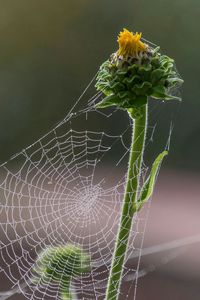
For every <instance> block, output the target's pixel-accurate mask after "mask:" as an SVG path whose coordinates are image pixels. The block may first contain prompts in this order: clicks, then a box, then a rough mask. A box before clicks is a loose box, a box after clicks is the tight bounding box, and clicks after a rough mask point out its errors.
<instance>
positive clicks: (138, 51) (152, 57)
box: [96, 29, 183, 109]
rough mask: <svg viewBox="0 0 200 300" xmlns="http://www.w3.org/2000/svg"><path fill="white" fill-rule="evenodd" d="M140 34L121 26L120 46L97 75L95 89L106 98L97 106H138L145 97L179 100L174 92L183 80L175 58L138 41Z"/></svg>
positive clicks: (145, 99) (143, 103) (126, 107)
mask: <svg viewBox="0 0 200 300" xmlns="http://www.w3.org/2000/svg"><path fill="white" fill-rule="evenodd" d="M141 35H142V34H141V33H138V32H136V33H135V34H134V33H132V32H130V31H128V30H127V29H124V30H123V31H122V32H120V34H119V36H118V43H119V49H118V51H117V52H115V53H113V54H112V55H111V56H110V58H109V59H108V60H107V61H105V62H104V63H103V64H102V65H101V67H100V70H99V73H98V75H97V83H96V88H97V90H99V91H101V92H102V93H103V94H104V95H105V97H104V99H103V100H102V101H101V102H100V103H98V104H97V107H98V108H104V107H109V106H113V105H116V106H118V107H119V108H122V109H130V108H132V109H134V108H135V109H138V108H140V107H141V106H143V105H145V104H146V103H147V98H148V97H151V98H154V99H162V100H173V99H180V98H178V97H175V96H174V95H173V92H174V90H175V89H176V88H177V87H178V86H180V85H181V84H182V82H183V80H181V79H180V77H179V76H178V74H177V72H176V71H175V66H174V60H173V59H171V58H170V57H168V56H166V55H161V54H160V53H159V47H157V48H155V49H154V48H152V47H151V46H150V45H148V44H146V43H143V42H142V41H141Z"/></svg>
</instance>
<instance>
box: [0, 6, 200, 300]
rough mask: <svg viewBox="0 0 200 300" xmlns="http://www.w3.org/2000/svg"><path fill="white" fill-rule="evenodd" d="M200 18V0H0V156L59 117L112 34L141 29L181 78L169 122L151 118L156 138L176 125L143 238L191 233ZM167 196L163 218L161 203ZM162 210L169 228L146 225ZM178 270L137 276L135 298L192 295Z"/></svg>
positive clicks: (106, 51)
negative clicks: (173, 63)
mask: <svg viewBox="0 0 200 300" xmlns="http://www.w3.org/2000/svg"><path fill="white" fill-rule="evenodd" d="M199 16H200V2H199V0H167V1H166V0H152V1H145V0H140V1H139V0H125V1H119V0H101V1H91V0H84V1H82V0H75V1H69V0H57V1H55V0H42V1H38V0H29V1H27V0H17V1H15V0H0V41H1V46H0V99H1V100H0V139H1V150H0V161H1V162H2V163H3V162H4V161H5V160H7V159H9V157H10V156H11V155H12V154H14V153H16V152H18V151H20V150H21V149H22V148H24V147H25V146H27V145H29V144H31V143H32V142H33V141H34V140H35V139H37V138H39V137H40V136H42V135H43V134H45V133H46V132H48V130H49V129H50V128H52V127H53V126H54V124H55V123H57V122H58V121H59V120H61V119H62V118H63V117H64V116H65V115H66V114H67V112H68V111H69V109H70V108H71V106H72V105H73V103H74V101H75V100H76V99H77V98H78V97H79V95H80V94H81V93H82V91H83V90H84V88H85V87H86V85H87V84H88V82H89V81H90V80H91V78H92V77H93V76H94V74H95V73H96V72H97V70H98V68H99V65H100V64H101V63H102V62H103V61H104V60H105V59H107V57H108V56H109V55H110V53H112V52H113V51H115V49H116V48H117V43H116V36H117V34H118V32H119V31H120V30H121V29H122V28H123V27H127V28H128V29H130V30H132V31H141V32H143V37H144V38H146V39H147V40H150V41H152V42H153V43H155V44H159V45H160V46H161V49H162V52H163V53H166V54H168V55H169V56H171V57H173V58H174V59H175V61H176V65H177V69H178V71H179V73H180V74H181V77H182V78H183V79H184V81H185V83H184V85H183V88H182V91H181V93H182V99H183V101H182V103H177V104H175V106H172V107H171V108H169V105H168V107H167V110H168V111H169V113H168V116H169V118H168V119H167V118H166V115H165V112H164V111H162V115H161V116H160V117H159V120H160V121H159V122H160V131H159V132H158V134H157V138H158V139H159V138H160V139H161V136H162V128H164V127H165V126H166V122H167V123H168V124H170V122H172V123H173V125H174V130H173V134H172V142H171V153H170V156H169V157H168V159H167V164H166V165H165V168H167V169H168V170H167V171H164V172H163V174H164V175H163V177H162V176H161V181H160V184H159V183H158V189H159V187H160V188H162V189H161V190H159V191H160V194H159V198H158V200H157V202H155V207H153V208H152V214H153V216H154V214H155V216H154V218H153V217H151V216H150V225H149V229H148V232H149V236H150V237H151V238H149V239H148V238H147V240H148V241H149V242H148V243H149V244H151V242H152V241H153V242H155V243H160V242H164V241H166V239H168V240H171V239H173V238H174V239H176V238H180V237H184V236H186V235H188V236H190V235H192V234H198V232H199V228H200V223H199V222H198V219H199V216H198V214H195V216H194V214H193V213H196V212H197V211H199V208H200V206H199V205H198V200H199V188H198V187H199V179H200V176H199V173H198V172H199V169H200V159H199V149H200V147H199V146H200V138H199V135H200V122H199V112H200V88H199V74H198V72H199V70H198V67H199V51H200V40H199V38H198V37H199V34H200V27H199ZM172 105H174V104H172ZM172 108H173V109H172ZM167 126H168V125H167ZM167 128H168V130H169V126H168V127H167ZM97 130H101V128H97ZM166 140H167V137H166V136H165V141H166ZM155 145H156V143H155ZM155 147H156V146H155ZM155 150H157V149H155ZM162 191H163V193H164V194H162ZM180 191H181V192H180ZM179 192H180V193H179ZM163 195H164V196H163ZM184 196H185V198H184ZM162 197H163V198H162ZM173 197H175V198H176V199H174V202H173V203H172V198H173ZM160 198H161V199H162V200H161V201H160V200H159V199H160ZM183 198H184V199H183ZM169 199H171V202H170V204H169V203H168V204H169V210H167V211H168V215H166V214H165V210H164V211H163V209H166V207H165V206H162V204H164V203H167V201H169ZM183 200H184V201H183ZM159 201H160V202H159ZM164 201H165V202H164ZM188 202H189V203H190V206H188V205H189V204H188ZM156 203H157V204H156ZM158 203H159V204H158ZM174 203H176V205H175V206H174ZM182 203H185V206H184V204H182ZM166 205H167V204H166ZM180 205H182V206H180ZM191 206H192V208H191ZM174 207H176V212H179V214H180V207H181V211H184V212H183V213H182V214H180V215H178V214H175V210H174ZM184 207H185V210H184ZM189 209H192V210H191V212H190V213H191V214H190V215H188V214H189V213H188V211H189ZM160 212H161V215H162V214H163V217H162V218H161V219H159V218H158V219H157V222H158V220H160V222H161V223H162V224H165V225H163V226H166V228H167V229H166V228H165V229H166V231H164V232H165V233H164V234H163V235H162V232H163V228H162V226H161V225H160V223H159V226H158V223H153V220H154V222H155V220H156V216H158V214H160ZM173 213H174V214H173ZM170 218H172V219H171V220H174V221H173V222H172V224H173V226H174V227H173V228H172V225H171V227H170V224H169V223H170V222H169V220H170ZM173 218H174V219H173ZM171 220H170V221H171ZM191 220H192V221H191ZM194 220H195V221H194ZM191 222H192V223H191ZM186 224H189V227H187V226H186ZM176 226H177V228H176V229H177V230H175V229H174V228H175V227H176ZM158 229H159V230H160V231H159V230H158ZM167 230H168V231H167ZM158 231H159V232H158ZM169 232H170V233H171V234H170V233H169ZM150 241H151V242H150ZM148 243H147V244H148ZM194 249H196V247H195V248H194ZM194 249H193V250H192V251H194V252H195V250H194ZM188 257H189V258H188ZM188 257H185V258H184V261H187V259H189V260H190V258H191V256H188ZM180 261H181V260H180ZM180 261H179V267H180ZM196 262H197V261H195V262H194V266H196ZM179 267H177V268H174V267H173V266H172V265H171V268H170V267H168V268H167V269H166V268H161V270H159V271H158V272H154V275H151V276H150V277H146V278H145V279H144V281H141V284H140V286H139V287H141V289H140V292H139V294H138V300H139V299H150V298H149V297H152V298H151V299H155V300H158V299H162V300H163V299H166V300H167V299H171V300H173V299H175V300H177V299H181V300H186V299H193V300H194V299H199V294H200V290H199V288H198V285H199V283H198V280H197V277H195V276H196V275H195V274H199V272H197V271H196V273H194V272H193V271H192V270H194V268H193V269H192V270H190V271H191V272H190V273H189V275H188V274H186V271H183V268H182V269H181V270H180V269H179ZM196 268H197V267H196ZM178 270H179V271H178ZM184 270H186V267H185V268H184ZM198 270H199V271H200V268H199V269H198ZM158 286H159V288H158ZM144 287H145V288H144ZM163 289H164V290H166V293H164V295H163ZM170 289H172V290H170ZM150 291H151V292H150ZM172 291H173V292H172ZM191 291H193V295H192V296H191V297H190V295H191ZM145 292H146V294H145ZM167 292H168V293H167ZM159 293H160V294H159ZM148 295H149V297H148ZM165 297H166V298H165ZM184 297H185V298H184ZM130 299H131V298H130Z"/></svg>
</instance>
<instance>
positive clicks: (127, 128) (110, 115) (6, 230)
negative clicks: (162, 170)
mask: <svg viewBox="0 0 200 300" xmlns="http://www.w3.org/2000/svg"><path fill="white" fill-rule="evenodd" d="M94 79H95V77H94V78H93V80H94ZM93 80H92V81H91V83H92V82H93ZM91 83H90V84H89V86H88V87H87V88H86V90H85V91H84V93H83V94H82V95H81V97H80V98H79V99H78V101H77V102H76V103H75V105H74V107H73V108H72V109H71V110H70V111H69V113H68V114H67V116H66V117H65V118H64V119H63V120H62V121H61V122H60V123H59V124H57V125H56V126H55V127H54V128H53V129H52V130H51V131H50V132H48V133H47V134H46V135H45V136H43V137H42V138H40V139H39V140H38V141H36V142H35V143H33V144H32V145H30V146H29V147H27V148H25V149H23V150H22V151H21V152H20V153H17V154H16V155H14V156H13V157H12V158H11V159H10V160H9V161H7V162H6V163H4V164H3V165H1V167H0V195H1V197H0V199H1V200H0V220H1V224H0V236H1V242H0V247H1V252H0V265H1V268H0V273H1V278H2V282H5V281H6V282H9V286H8V289H9V290H10V291H9V292H8V293H7V294H4V296H2V297H1V298H0V299H8V298H9V297H10V296H12V295H13V294H15V293H16V292H17V293H20V294H21V295H20V299H60V294H59V284H56V283H54V282H53V281H52V282H48V284H46V285H44V284H40V283H37V284H35V283H34V280H33V279H34V277H35V273H34V271H33V268H34V265H35V262H36V258H37V257H38V255H39V254H40V253H41V251H42V250H44V249H46V248H48V247H50V246H59V245H66V244H74V245H77V246H81V247H82V248H83V249H84V251H85V252H87V253H88V254H89V256H90V260H91V269H90V271H88V272H86V273H82V274H81V275H80V276H79V277H77V278H75V279H74V280H73V285H72V286H71V292H72V296H73V299H85V300H86V299H88V300H89V299H104V297H105V290H106V285H107V280H108V274H109V269H110V265H111V259H112V254H113V251H114V243H115V240H116V234H117V229H118V225H119V219H120V212H121V206H122V201H123V194H124V188H125V181H126V171H127V162H128V154H129V146H130V137H131V128H132V124H131V122H130V120H128V119H125V113H124V112H122V111H119V110H106V113H105V110H96V109H95V103H97V102H98V101H99V100H100V98H101V96H102V95H101V93H98V94H96V95H95V96H93V97H92V98H90V99H89V101H88V100H87V99H88V95H87V92H88V91H89V90H90V85H91ZM84 98H86V104H85V103H84V100H83V99H84ZM79 104H81V105H82V108H80V109H78V110H76V107H77V105H79ZM119 120H123V121H122V123H123V126H122V125H121V126H120V124H119ZM113 122H114V124H116V126H111V124H113ZM94 124H95V125H94ZM94 127H97V128H99V127H100V128H102V131H98V130H97V131H95V130H94ZM113 127H114V128H113ZM119 128H120V129H119ZM149 129H150V131H151V133H152V132H154V129H155V128H154V127H152V128H151V127H150V128H149ZM151 138H152V136H151V134H150V137H149V139H147V143H146V144H147V145H148V141H151ZM147 145H146V146H147ZM146 170H147V168H146V166H145V165H143V176H145V173H146ZM147 215H148V205H147V207H146V209H143V210H142V212H141V213H140V214H139V215H138V214H136V215H135V217H134V220H133V227H132V235H131V238H130V241H129V245H128V252H127V257H126V264H125V267H124V271H123V278H125V277H127V276H128V275H131V276H134V280H133V281H132V282H129V283H128V285H127V283H126V282H125V284H122V289H121V292H120V293H121V299H128V298H129V299H135V297H136V288H137V278H138V276H137V274H138V272H139V262H140V254H139V255H138V256H137V257H136V258H135V261H134V263H132V264H131V265H130V264H129V263H128V259H129V257H131V255H132V254H133V253H134V251H137V252H138V253H140V251H141V248H142V243H143V238H144V232H145V224H146V221H147ZM122 281H123V280H122ZM2 288H3V287H2ZM113 288H114V287H113ZM3 289H5V287H4V288H3ZM14 297H16V295H15V296H14ZM15 299H16V298H15Z"/></svg>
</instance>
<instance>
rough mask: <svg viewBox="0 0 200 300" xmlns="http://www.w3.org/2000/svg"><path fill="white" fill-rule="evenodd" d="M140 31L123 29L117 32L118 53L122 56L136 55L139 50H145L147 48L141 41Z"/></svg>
mask: <svg viewBox="0 0 200 300" xmlns="http://www.w3.org/2000/svg"><path fill="white" fill-rule="evenodd" d="M141 36H142V33H138V32H136V33H135V34H134V33H133V32H130V31H129V30H127V29H125V28H124V30H123V31H121V32H120V33H119V36H118V39H117V41H118V43H119V50H118V55H122V56H123V57H128V56H132V57H137V56H138V54H139V53H140V52H145V51H146V50H147V45H146V44H144V43H143V42H141V40H140V39H141Z"/></svg>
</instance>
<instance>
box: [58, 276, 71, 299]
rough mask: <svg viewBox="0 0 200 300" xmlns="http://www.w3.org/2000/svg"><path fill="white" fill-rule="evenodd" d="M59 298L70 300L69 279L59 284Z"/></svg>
mask: <svg viewBox="0 0 200 300" xmlns="http://www.w3.org/2000/svg"><path fill="white" fill-rule="evenodd" d="M60 298H61V299H62V300H72V299H73V298H72V294H71V291H70V279H66V280H62V281H61V283H60Z"/></svg>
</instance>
